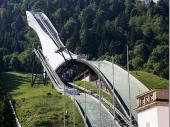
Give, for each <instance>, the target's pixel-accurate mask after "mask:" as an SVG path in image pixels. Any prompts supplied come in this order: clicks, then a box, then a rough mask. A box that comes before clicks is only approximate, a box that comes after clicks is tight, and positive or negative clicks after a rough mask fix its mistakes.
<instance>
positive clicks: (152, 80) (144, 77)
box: [131, 71, 168, 89]
mask: <svg viewBox="0 0 170 127" xmlns="http://www.w3.org/2000/svg"><path fill="white" fill-rule="evenodd" d="M131 74H132V75H133V76H135V77H136V78H137V79H138V80H139V81H141V82H142V83H143V84H144V85H145V86H146V87H147V88H149V89H168V80H167V79H164V78H161V77H159V76H156V75H154V74H151V73H148V72H144V71H132V72H131Z"/></svg>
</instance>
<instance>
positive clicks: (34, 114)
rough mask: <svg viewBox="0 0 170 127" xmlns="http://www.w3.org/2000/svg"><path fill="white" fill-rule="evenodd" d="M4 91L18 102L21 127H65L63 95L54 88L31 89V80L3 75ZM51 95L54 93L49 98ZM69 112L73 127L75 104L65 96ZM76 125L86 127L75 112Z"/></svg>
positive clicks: (41, 86) (69, 122)
mask: <svg viewBox="0 0 170 127" xmlns="http://www.w3.org/2000/svg"><path fill="white" fill-rule="evenodd" d="M0 81H1V82H2V84H3V85H2V88H3V89H4V90H6V91H7V92H9V93H10V94H11V95H12V98H13V99H14V100H15V108H16V113H17V116H18V118H19V121H20V123H21V125H22V127H42V126H43V127H62V126H63V112H64V109H63V106H64V103H63V96H62V95H60V94H59V93H58V92H57V91H56V90H55V89H52V87H51V85H48V86H43V85H39V86H36V87H34V88H32V87H30V83H31V77H30V76H28V75H26V74H21V73H12V72H10V73H2V74H0ZM48 93H51V95H49V94H48ZM65 99H66V102H67V104H66V107H67V110H68V116H69V117H68V122H67V123H68V127H72V126H73V107H74V105H73V102H72V101H71V99H70V98H69V97H65ZM76 124H77V126H78V127H83V121H82V119H81V116H80V114H79V112H78V110H76Z"/></svg>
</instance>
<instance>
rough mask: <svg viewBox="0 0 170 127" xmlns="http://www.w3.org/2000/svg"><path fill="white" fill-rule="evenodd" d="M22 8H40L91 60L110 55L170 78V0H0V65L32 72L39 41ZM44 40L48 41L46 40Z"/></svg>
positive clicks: (74, 47)
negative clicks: (156, 0) (127, 57)
mask: <svg viewBox="0 0 170 127" xmlns="http://www.w3.org/2000/svg"><path fill="white" fill-rule="evenodd" d="M26 10H33V11H42V12H44V13H45V14H46V15H47V16H48V17H49V19H50V20H51V22H52V23H53V25H54V26H55V28H56V29H57V31H58V32H59V35H60V38H61V40H62V42H63V43H64V44H65V45H66V47H67V48H68V49H69V50H70V51H71V52H73V53H76V54H87V55H88V59H89V60H111V56H113V57H114V62H115V63H116V64H118V65H120V66H122V67H126V46H127V45H128V46H129V65H130V70H144V71H147V72H151V73H153V74H156V75H158V76H161V77H163V78H166V79H168V73H169V64H168V63H169V62H168V61H169V60H168V58H169V45H168V44H169V29H168V28H169V3H168V0H159V1H158V2H157V3H155V2H153V1H152V0H150V1H147V0H146V1H140V0H0V35H1V37H0V71H1V72H2V71H21V72H30V71H31V68H32V56H33V53H32V49H33V48H34V47H36V46H38V45H40V42H39V39H38V37H37V35H36V33H34V31H33V30H32V29H31V28H29V26H28V24H27V20H26V13H25V11H26ZM47 43H48V42H47Z"/></svg>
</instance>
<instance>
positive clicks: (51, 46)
mask: <svg viewBox="0 0 170 127" xmlns="http://www.w3.org/2000/svg"><path fill="white" fill-rule="evenodd" d="M26 15H27V21H28V25H29V26H30V27H31V28H33V30H34V31H35V32H36V33H37V35H38V37H39V39H40V42H41V47H42V50H41V49H35V50H34V52H35V53H36V55H37V56H38V57H39V58H40V60H41V62H42V65H43V67H44V68H45V71H46V72H47V74H48V76H49V77H50V79H51V81H52V83H53V84H57V85H55V88H56V89H57V90H59V89H60V90H61V91H62V88H63V85H64V83H63V80H62V76H63V74H64V73H69V74H70V75H71V76H70V77H71V80H73V81H75V80H81V79H82V78H83V76H84V75H85V76H90V81H91V82H95V81H98V80H101V81H102V89H103V90H105V91H106V92H108V93H109V94H111V95H112V92H113V77H112V63H110V62H108V61H87V60H84V59H79V58H78V55H76V54H73V53H71V52H70V51H69V50H68V49H67V48H66V47H65V46H64V45H63V43H62V42H61V40H60V38H59V36H58V32H57V30H56V29H55V28H54V26H53V25H52V23H51V22H50V20H49V19H48V17H47V16H46V15H45V14H43V13H42V12H33V11H27V12H26ZM99 64H100V68H99V66H98V65H99ZM114 73H115V76H114V80H115V81H114V83H115V84H114V86H115V88H114V93H115V94H114V96H115V99H116V101H117V102H118V104H119V107H120V110H121V111H120V112H121V113H122V114H124V116H125V117H126V118H127V119H129V108H128V107H129V98H128V89H129V88H128V83H127V82H128V79H127V75H128V72H127V71H126V70H124V69H122V68H121V67H119V66H118V65H116V64H114ZM130 83H131V86H132V88H131V91H132V93H131V100H132V109H135V107H136V106H137V103H136V96H137V95H138V94H139V93H144V92H146V91H148V89H147V88H146V87H145V86H144V85H143V84H142V83H141V82H139V81H138V80H137V79H136V78H134V77H133V76H132V75H130ZM61 84H62V85H61ZM132 115H133V120H134V121H133V123H136V121H137V114H136V111H135V110H133V111H132Z"/></svg>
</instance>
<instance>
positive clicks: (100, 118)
mask: <svg viewBox="0 0 170 127" xmlns="http://www.w3.org/2000/svg"><path fill="white" fill-rule="evenodd" d="M98 68H99V71H100V63H99V64H98ZM99 110H100V127H102V118H101V80H100V78H99Z"/></svg>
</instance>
